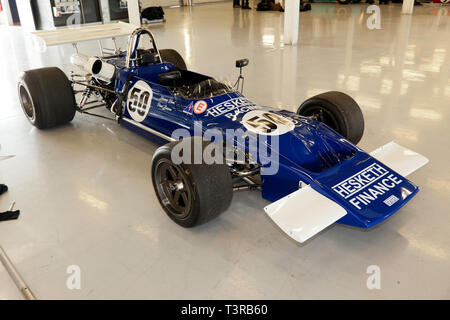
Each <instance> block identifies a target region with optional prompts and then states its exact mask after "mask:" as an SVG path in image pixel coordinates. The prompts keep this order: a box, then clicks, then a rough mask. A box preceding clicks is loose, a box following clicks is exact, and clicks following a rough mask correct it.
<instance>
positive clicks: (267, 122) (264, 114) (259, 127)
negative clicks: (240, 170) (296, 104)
mask: <svg viewBox="0 0 450 320" xmlns="http://www.w3.org/2000/svg"><path fill="white" fill-rule="evenodd" d="M242 124H243V125H244V127H245V128H246V129H247V130H248V131H251V132H255V133H258V134H263V135H268V136H280V135H282V134H285V133H286V132H289V131H292V130H293V129H294V127H295V124H294V122H292V120H291V119H289V118H286V117H283V116H281V115H279V114H276V113H273V112H269V111H265V110H253V111H250V112H247V113H246V114H245V115H244V117H243V118H242Z"/></svg>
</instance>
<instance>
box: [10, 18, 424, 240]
mask: <svg viewBox="0 0 450 320" xmlns="http://www.w3.org/2000/svg"><path fill="white" fill-rule="evenodd" d="M120 26H121V27H122V28H123V25H120ZM84 28H85V29H83V28H80V29H78V33H76V35H75V33H73V31H65V30H57V31H49V32H45V33H38V34H37V35H38V36H39V37H40V38H41V39H43V40H44V41H45V42H46V43H47V44H60V43H72V42H77V41H82V40H93V39H99V38H102V37H103V38H105V37H106V36H112V34H110V31H108V30H109V29H108V28H106V27H103V29H102V31H98V32H92V31H90V32H88V31H86V32H85V30H92V29H93V28H99V27H95V26H94V27H84ZM70 32H72V33H70ZM120 32H122V31H120ZM120 32H119V31H118V32H117V33H116V34H115V35H116V36H119V35H123V34H119V33H120ZM122 33H124V32H122ZM74 37H75V39H74ZM103 51H105V52H109V55H103V53H102V56H100V57H89V56H85V55H83V54H80V53H78V52H77V53H75V54H74V55H73V56H72V57H71V62H72V63H73V64H74V65H76V66H78V67H79V68H81V69H83V70H84V73H82V74H74V73H72V74H71V75H70V77H67V76H66V75H65V73H63V72H62V71H61V70H60V69H58V68H42V69H35V70H29V71H25V72H24V73H23V75H22V77H21V78H20V80H19V84H18V91H19V97H20V102H21V105H22V108H23V111H24V113H25V115H26V117H27V118H28V119H29V121H30V122H31V124H33V125H34V126H36V127H38V128H39V129H46V128H50V127H54V126H58V125H63V124H65V123H68V122H70V121H71V120H72V119H73V118H74V115H75V113H76V112H77V111H78V112H80V113H84V114H90V115H94V116H100V117H103V118H106V119H110V120H113V121H116V122H117V123H118V124H120V125H122V126H123V127H126V128H127V129H130V130H132V131H134V132H136V133H138V134H141V135H143V136H146V137H148V138H150V139H152V140H153V141H156V142H157V143H160V144H162V146H161V147H160V148H159V149H158V150H157V151H156V153H155V154H154V156H153V160H152V168H151V178H152V181H153V186H154V189H155V192H156V195H157V197H158V199H159V202H160V204H161V206H162V208H163V209H164V211H165V212H166V213H167V215H168V216H169V217H170V218H171V219H172V220H174V221H175V222H176V223H178V224H179V225H181V226H183V227H192V226H196V225H199V224H201V223H205V222H207V221H209V220H211V219H213V218H214V217H216V216H218V215H219V214H220V213H221V212H223V211H225V210H226V209H227V208H228V207H229V205H230V202H231V200H232V195H233V191H235V190H241V189H259V190H261V192H262V197H263V198H265V199H267V200H269V201H272V202H273V203H271V204H270V205H268V206H266V207H265V211H266V213H267V214H268V216H269V217H270V218H271V219H272V220H273V221H274V222H275V223H276V224H277V225H278V226H279V227H280V228H281V229H282V230H283V231H284V232H286V233H287V234H288V235H289V236H290V237H292V238H293V239H295V240H297V241H299V242H304V241H306V240H307V239H309V238H310V237H312V236H313V235H315V234H316V233H318V232H320V231H321V230H323V229H324V228H326V227H327V226H329V225H331V224H333V223H335V222H338V223H342V224H346V225H350V226H355V227H360V228H371V227H373V226H375V225H377V224H379V223H380V222H382V221H384V220H385V219H387V218H388V217H389V216H391V215H392V214H394V213H395V212H396V211H398V210H399V209H400V208H401V207H402V206H403V205H405V204H406V203H407V202H408V201H409V200H410V199H411V198H412V197H413V196H414V195H415V194H416V193H417V192H418V187H417V186H415V185H414V184H413V183H411V182H410V181H409V180H407V179H406V178H405V176H407V175H408V174H410V173H411V172H413V171H415V170H416V169H418V168H419V167H421V166H423V165H424V164H426V163H427V162H428V160H427V159H426V158H425V157H423V156H421V155H420V154H417V153H415V152H413V151H411V150H408V149H406V148H404V147H401V146H399V145H397V144H395V143H394V142H391V143H388V144H387V145H385V146H382V147H381V148H379V149H377V150H375V151H373V152H372V153H370V154H369V153H366V152H364V151H363V150H361V149H360V148H358V147H356V144H357V143H358V142H359V140H360V139H361V137H362V134H363V131H364V119H363V115H362V112H361V110H360V108H359V106H358V104H357V103H356V102H355V101H354V100H353V99H352V98H351V97H349V96H348V95H346V94H344V93H342V92H336V91H331V92H326V93H322V94H319V95H317V96H314V97H312V98H309V99H308V100H306V101H305V102H303V103H302V104H301V105H300V107H299V108H298V110H297V113H293V112H289V111H286V110H278V109H271V108H268V107H262V106H260V105H257V104H255V103H253V102H251V101H250V100H248V99H246V98H245V97H244V96H243V95H242V93H241V92H242V90H238V89H239V85H240V84H241V86H242V85H243V82H241V80H243V79H242V76H241V75H240V78H239V79H238V82H237V83H236V85H235V87H236V88H233V87H231V86H229V85H227V84H224V83H221V82H218V81H216V80H215V79H213V78H212V77H209V76H206V75H202V74H199V73H196V72H193V71H190V70H188V68H187V67H186V64H185V62H184V60H183V58H182V57H181V55H180V54H178V53H177V52H176V51H175V50H172V49H165V50H159V49H158V48H157V46H156V43H155V41H154V38H153V35H152V33H151V32H150V31H149V30H148V29H145V28H136V29H134V28H133V31H132V32H131V34H129V40H128V47H127V50H126V51H121V50H119V49H115V50H103ZM247 64H248V60H247V59H243V60H238V61H236V66H237V67H239V68H240V69H241V74H242V67H244V66H246V65H247ZM100 107H103V108H104V107H106V108H107V109H109V110H110V111H111V116H105V115H104V113H103V114H98V113H97V114H96V113H92V112H93V110H94V109H95V108H100ZM208 131H209V132H214V134H208ZM180 132H184V133H187V134H185V135H179V133H180ZM230 132H232V133H234V135H231V134H229V133H230ZM251 140H252V141H256V142H255V143H253V144H252V143H249V141H251ZM198 146H200V149H198ZM217 146H222V147H223V148H222V149H220V148H216V147H217ZM208 149H209V150H210V151H211V150H213V151H212V152H211V155H213V158H214V159H216V160H219V161H215V162H211V161H209V160H210V159H209V160H208V159H206V158H205V157H204V156H203V155H204V154H205V151H207V150H208ZM180 150H181V151H180ZM217 150H220V152H219V151H217ZM224 150H225V151H224ZM191 151H192V152H191ZM262 151H264V152H262ZM214 152H215V154H213V153H214ZM174 155H178V156H179V157H178V158H180V159H181V161H179V160H180V159H174ZM198 155H200V156H198ZM194 158H195V159H194ZM220 160H223V161H220Z"/></svg>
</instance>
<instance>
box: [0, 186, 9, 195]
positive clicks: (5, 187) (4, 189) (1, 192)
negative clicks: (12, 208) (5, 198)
mask: <svg viewBox="0 0 450 320" xmlns="http://www.w3.org/2000/svg"><path fill="white" fill-rule="evenodd" d="M6 191H8V186H7V185H6V184H0V194H3V193H5V192H6Z"/></svg>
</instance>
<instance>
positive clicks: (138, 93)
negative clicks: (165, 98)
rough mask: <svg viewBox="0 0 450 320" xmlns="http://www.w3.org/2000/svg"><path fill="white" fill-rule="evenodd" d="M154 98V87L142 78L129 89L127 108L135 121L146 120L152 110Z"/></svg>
mask: <svg viewBox="0 0 450 320" xmlns="http://www.w3.org/2000/svg"><path fill="white" fill-rule="evenodd" d="M152 98H153V90H152V88H150V86H149V85H148V83H146V82H145V81H142V80H139V81H137V82H136V83H135V84H134V86H133V87H132V88H131V89H130V90H129V91H128V99H127V110H128V113H129V114H130V116H131V118H133V120H134V121H137V122H142V121H144V119H145V117H147V114H148V111H149V110H150V105H151V103H152Z"/></svg>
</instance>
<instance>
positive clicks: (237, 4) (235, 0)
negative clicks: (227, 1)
mask: <svg viewBox="0 0 450 320" xmlns="http://www.w3.org/2000/svg"><path fill="white" fill-rule="evenodd" d="M239 7H240V5H239V0H233V8H239Z"/></svg>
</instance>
